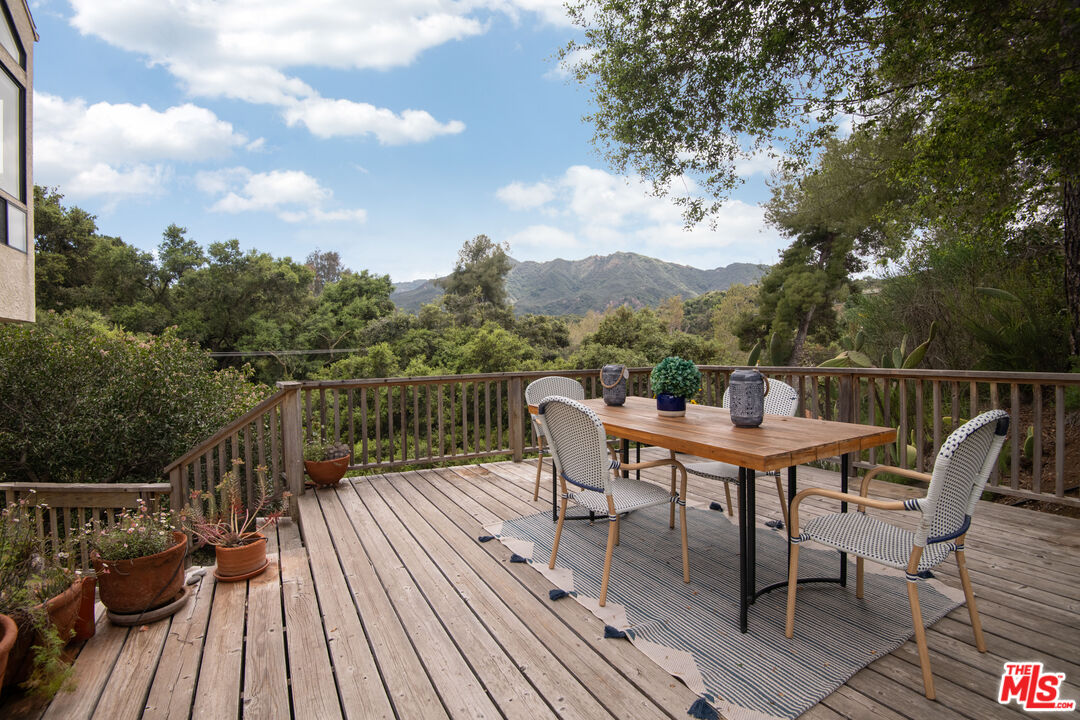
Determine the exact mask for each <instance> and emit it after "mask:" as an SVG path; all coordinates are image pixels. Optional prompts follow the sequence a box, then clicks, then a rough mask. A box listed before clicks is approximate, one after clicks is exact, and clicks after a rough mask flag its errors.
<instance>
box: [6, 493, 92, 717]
mask: <svg viewBox="0 0 1080 720" xmlns="http://www.w3.org/2000/svg"><path fill="white" fill-rule="evenodd" d="M34 495H35V491H33V490H31V491H30V492H29V494H28V495H27V496H24V497H22V498H20V499H19V500H18V501H17V502H11V503H8V504H7V505H6V506H5V507H3V509H0V613H2V614H4V615H8V616H9V617H11V619H13V620H14V621H15V623H16V625H17V626H18V628H19V632H20V633H22V632H28V631H34V632H36V633H37V637H38V640H37V643H38V644H37V645H35V646H34V655H33V666H32V668H31V673H30V678H29V679H28V680H27V682H26V683H24V687H26V688H27V689H30V690H33V691H34V692H35V694H38V695H40V696H42V697H46V698H48V697H52V695H53V694H55V693H56V692H57V690H59V689H60V687H61V686H62V685H64V683H65V682H66V681H67V679H68V677H70V675H71V669H70V667H69V666H68V664H67V663H65V662H64V661H63V659H62V657H61V653H62V651H63V647H64V644H65V643H66V642H67V640H68V638H66V637H65V638H61V637H60V636H59V633H58V632H57V630H56V628H55V627H53V625H52V624H51V623H50V622H49V617H48V614H47V613H46V612H45V609H44V605H43V603H44V602H45V601H46V600H48V599H49V598H51V597H55V596H56V595H59V594H60V593H62V592H64V591H65V590H67V589H68V588H69V587H70V586H71V584H72V583H73V582H74V581H75V580H76V579H77V575H76V574H75V572H74V571H73V570H71V568H70V567H68V561H69V560H70V558H71V555H70V553H69V552H68V551H67V549H66V548H67V546H66V545H65V546H62V547H58V548H50V546H49V544H48V542H47V541H46V540H45V539H44V538H43V537H40V536H39V535H38V533H37V521H36V520H37V513H39V512H41V513H44V512H45V511H46V510H48V506H47V505H45V504H44V503H37V502H35V498H34ZM0 680H2V678H0Z"/></svg>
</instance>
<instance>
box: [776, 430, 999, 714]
mask: <svg viewBox="0 0 1080 720" xmlns="http://www.w3.org/2000/svg"><path fill="white" fill-rule="evenodd" d="M1008 431H1009V415H1008V413H1006V412H1005V411H1004V410H991V411H989V412H984V413H983V414H982V415H979V416H978V417H976V418H975V419H974V420H971V421H969V422H966V423H964V424H963V425H961V426H960V427H959V428H957V429H956V430H955V431H953V433H952V434H951V435H949V437H948V439H946V440H945V442H944V444H942V446H941V450H939V451H938V455H937V460H936V461H935V462H934V472H933V474H927V473H919V472H914V471H912V470H907V469H904V468H894V467H889V466H879V467H876V468H874V469H873V470H871V471H870V472H869V473H867V474H866V476H865V477H864V478H863V481H862V489H861V490H860V492H859V494H858V495H854V494H852V493H841V492H838V491H836V490H825V489H821V488H811V489H809V490H803V491H802V492H800V493H799V494H798V495H796V496H795V499H794V500H793V501H792V503H791V524H790V525H789V528H790V535H789V537H788V539H789V540H790V542H791V564H790V567H789V570H788V602H787V628H786V631H785V634H786V635H787V636H788V637H789V638H790V637H792V636H793V635H794V631H795V591H796V588H797V587H798V583H797V579H798V577H799V547H800V546H801V545H802V544H803V543H806V542H810V541H814V542H818V543H821V544H822V545H827V546H828V547H832V548H836V549H837V550H840V551H842V552H846V553H850V554H851V555H854V556H856V558H857V560H856V565H855V568H856V570H855V573H856V575H855V577H856V580H855V597H857V598H862V596H863V560H864V559H866V560H871V561H873V562H876V563H881V564H882V565H888V566H889V567H894V568H899V569H902V570H905V571H906V574H907V581H908V582H907V592H908V601H909V602H910V604H911V619H912V622H913V624H914V625H915V641H916V642H917V643H918V646H919V662H920V663H921V664H922V675H923V689H924V690H925V691H926V697H928V698H930V699H931V700H933V699H934V677H933V675H932V674H931V672H930V654H929V652H928V651H927V648H926V631H925V630H924V628H923V621H922V611H921V610H920V609H919V591H918V581H919V580H920V579H922V578H924V577H928V571H929V570H930V569H931V568H934V567H937V566H938V565H939V564H941V563H942V562H944V561H945V560H946V559H948V557H949V555H950V554H952V553H956V565H957V567H958V568H959V570H960V583H961V584H962V585H963V587H964V597H965V598H966V599H967V606H968V613H969V614H970V615H971V629H972V631H973V632H974V634H975V646H976V647H977V648H978V650H979V652H986V641H985V640H983V634H982V624H981V623H980V622H979V613H978V611H977V610H976V608H975V594H974V593H973V592H972V589H971V578H970V577H968V571H967V566H966V564H965V561H964V535H965V534H966V533H967V531H968V528H969V527H970V526H971V515H972V513H974V512H975V506H976V504H977V503H978V501H979V497H980V496H981V495H982V491H983V488H984V487H986V481H987V479H988V478H989V477H990V472H991V471H992V470H993V469H994V464H995V463H996V462H997V458H998V453H1000V452H1001V446H1002V445H1003V444H1004V443H1005V435H1006V433H1008ZM882 471H887V472H889V473H891V474H894V475H902V476H904V477H911V478H916V479H922V480H929V482H930V487H929V489H928V490H927V492H926V497H924V498H917V499H911V500H892V501H885V500H874V499H872V498H868V497H867V496H866V493H867V490H868V489H869V487H870V479H871V478H872V477H873V476H874V475H876V474H877V473H879V472H882ZM815 496H820V497H826V498H832V499H834V500H841V501H847V502H852V503H857V504H858V512H852V513H834V514H831V515H823V516H821V517H816V518H813V519H811V520H809V521H808V522H807V523H806V525H805V526H804V527H800V524H799V504H800V503H801V502H802V501H803V500H805V499H806V498H808V497H815ZM867 507H872V508H876V509H878V510H900V511H908V512H918V513H921V514H922V517H920V518H919V524H918V526H917V527H916V529H915V532H911V531H910V530H905V529H903V528H901V527H898V526H896V525H893V524H891V523H887V522H885V521H883V520H879V519H878V518H876V517H871V516H870V515H867V514H866V508H867Z"/></svg>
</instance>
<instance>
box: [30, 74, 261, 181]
mask: <svg viewBox="0 0 1080 720" xmlns="http://www.w3.org/2000/svg"><path fill="white" fill-rule="evenodd" d="M34 136H35V137H34V167H35V174H36V175H37V177H38V178H39V179H40V180H41V181H42V182H44V183H46V184H53V185H60V186H62V187H63V188H64V191H65V192H66V193H69V194H71V195H72V196H74V197H86V196H91V195H111V196H114V197H116V196H124V195H148V194H154V193H159V192H162V191H163V190H164V185H165V183H166V182H167V181H168V179H169V178H170V177H171V176H172V174H173V172H172V167H171V165H170V164H169V163H171V162H185V163H186V162H198V161H202V160H207V159H211V158H216V157H220V156H223V155H228V154H229V153H230V152H231V151H232V150H233V149H234V148H237V147H241V146H243V145H245V144H246V143H248V139H247V138H246V137H245V136H244V135H243V134H241V133H238V132H236V131H235V130H234V129H233V126H232V125H231V124H230V123H228V122H226V121H224V120H221V119H219V118H218V117H217V116H216V115H215V114H214V113H212V112H211V111H209V110H207V109H206V108H201V107H198V106H196V105H192V104H190V103H187V104H184V105H178V106H175V107H171V108H167V109H166V110H155V109H153V108H151V107H150V106H149V105H145V104H144V105H132V104H129V103H118V104H111V103H105V102H99V103H94V104H92V105H91V104H88V103H87V102H86V101H85V100H82V99H80V98H75V99H72V100H65V99H64V98H61V97H59V96H56V95H50V94H49V93H44V92H40V91H38V92H35V93H34Z"/></svg>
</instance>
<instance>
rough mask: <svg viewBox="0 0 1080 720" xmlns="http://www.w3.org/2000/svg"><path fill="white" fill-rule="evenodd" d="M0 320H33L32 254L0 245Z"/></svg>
mask: <svg viewBox="0 0 1080 720" xmlns="http://www.w3.org/2000/svg"><path fill="white" fill-rule="evenodd" d="M0 320H22V321H25V322H32V321H33V320H34V255H33V253H32V252H30V253H24V252H20V251H18V250H15V249H14V248H10V247H8V246H7V245H0Z"/></svg>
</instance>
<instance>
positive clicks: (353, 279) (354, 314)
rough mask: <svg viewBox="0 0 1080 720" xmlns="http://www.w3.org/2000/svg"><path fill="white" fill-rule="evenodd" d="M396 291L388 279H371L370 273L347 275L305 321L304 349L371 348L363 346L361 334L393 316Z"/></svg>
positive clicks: (324, 294)
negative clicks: (360, 346)
mask: <svg viewBox="0 0 1080 720" xmlns="http://www.w3.org/2000/svg"><path fill="white" fill-rule="evenodd" d="M309 267H310V264H309ZM393 289H394V287H393V284H392V283H391V282H390V276H389V275H372V274H371V273H369V272H368V271H367V270H362V271H361V272H359V273H354V272H345V273H344V274H343V275H341V277H340V278H339V279H338V280H337V281H336V282H331V283H328V284H326V285H325V286H324V288H323V291H322V294H321V295H319V297H318V300H317V301H316V302H315V306H314V308H313V309H312V311H311V314H310V315H308V317H307V318H306V319H305V321H304V334H303V336H302V342H303V344H304V346H305V347H307V348H322V349H327V350H333V349H335V348H338V347H356V346H358V345H361V344H371V343H363V342H362V340H361V334H362V332H363V331H364V328H366V327H367V325H368V324H369V323H370V322H371V321H373V320H375V319H377V318H381V317H383V316H384V315H387V314H389V313H391V312H393V310H394V303H393V302H391V301H390V293H391V292H393ZM332 357H333V354H332V353H331V358H332Z"/></svg>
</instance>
